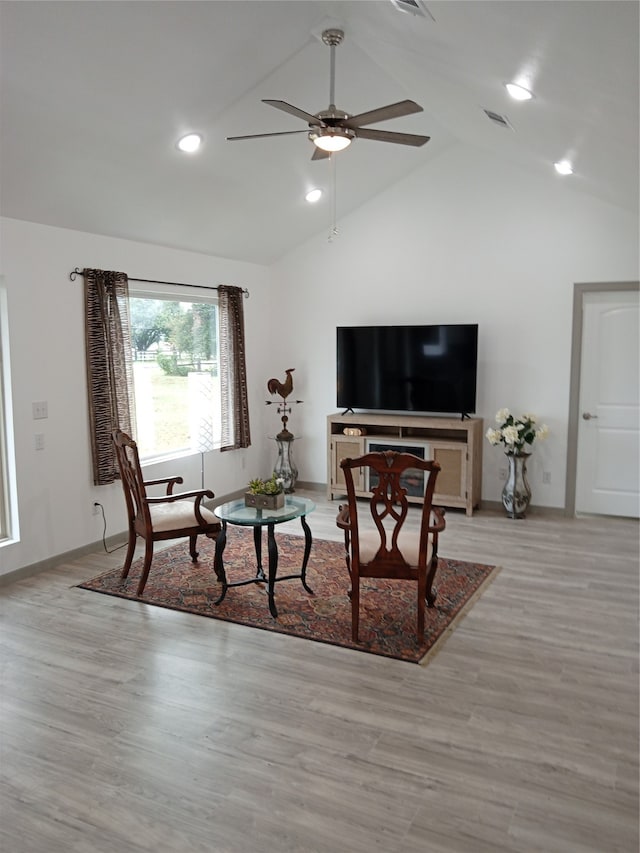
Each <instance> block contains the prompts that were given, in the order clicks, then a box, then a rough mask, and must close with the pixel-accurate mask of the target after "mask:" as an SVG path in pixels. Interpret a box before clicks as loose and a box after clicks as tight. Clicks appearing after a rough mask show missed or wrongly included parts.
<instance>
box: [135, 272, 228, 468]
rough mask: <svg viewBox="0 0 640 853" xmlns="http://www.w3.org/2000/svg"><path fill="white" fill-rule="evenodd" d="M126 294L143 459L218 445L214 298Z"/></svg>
mask: <svg viewBox="0 0 640 853" xmlns="http://www.w3.org/2000/svg"><path fill="white" fill-rule="evenodd" d="M129 295H130V309H131V346H132V360H133V375H134V388H135V413H136V421H137V429H136V435H137V443H138V448H139V451H140V456H141V458H143V459H150V458H159V457H160V458H161V457H168V456H175V455H178V454H180V453H193V452H194V451H207V450H213V449H214V448H217V447H220V443H221V418H220V376H219V370H218V366H219V349H218V337H219V336H218V305H217V299H215V298H211V297H208V298H206V297H205V298H200V297H199V298H197V300H196V299H193V298H192V297H191V294H189V297H190V301H186V300H184V299H182V298H179V299H177V298H176V292H175V290H173V291H172V292H170V293H169V292H156V291H153V292H149V291H141V290H139V289H137V288H135V289H134V288H133V287H132V286H131V285H130V293H129Z"/></svg>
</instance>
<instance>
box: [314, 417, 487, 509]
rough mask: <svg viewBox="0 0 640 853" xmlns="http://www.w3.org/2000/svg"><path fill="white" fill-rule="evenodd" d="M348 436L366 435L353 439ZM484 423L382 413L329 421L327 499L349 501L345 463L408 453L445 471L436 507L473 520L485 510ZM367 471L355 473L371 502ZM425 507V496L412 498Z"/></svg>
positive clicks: (362, 492) (440, 476)
mask: <svg viewBox="0 0 640 853" xmlns="http://www.w3.org/2000/svg"><path fill="white" fill-rule="evenodd" d="M345 430H354V431H356V433H357V431H358V430H359V431H360V434H353V433H352V434H347V433H345ZM482 437H483V421H482V418H470V417H468V416H467V418H466V419H465V418H461V419H458V418H457V417H456V418H453V417H427V416H424V417H423V416H420V415H391V414H389V415H387V414H382V413H380V412H358V413H357V414H356V413H354V412H353V411H351V412H343V413H342V414H333V415H329V416H328V417H327V497H328V499H329V500H333V499H334V498H335V497H342V496H345V495H346V486H345V482H344V474H343V471H342V468H341V467H340V460H341V459H345V458H347V457H350V458H352V459H353V458H355V457H356V456H361V455H362V454H363V453H366V452H367V451H369V450H381V449H386V448H389V449H391V450H400V449H402V450H404V451H406V452H408V453H415V454H416V455H417V456H421V457H423V458H426V459H435V461H436V462H439V463H440V466H441V470H440V473H439V474H438V479H437V480H436V493H435V495H434V497H433V502H434V503H435V504H437V505H439V506H445V507H454V508H455V507H457V508H460V509H464V510H465V512H466V514H467V515H473V510H474V509H477V508H478V507H479V506H480V493H481V488H482ZM365 473H366V472H365V471H364V470H362V469H361V470H360V471H358V470H354V471H353V475H354V482H355V486H356V495H358V496H359V497H368V496H369V494H370V492H369V484H368V483H367V482H366V476H365ZM407 498H408V500H409V501H411V502H413V503H422V502H423V500H424V499H423V496H422V495H420V496H418V495H417V494H416V495H407Z"/></svg>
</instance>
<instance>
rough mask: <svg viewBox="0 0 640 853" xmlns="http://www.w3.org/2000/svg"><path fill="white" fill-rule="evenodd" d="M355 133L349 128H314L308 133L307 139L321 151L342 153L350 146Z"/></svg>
mask: <svg viewBox="0 0 640 853" xmlns="http://www.w3.org/2000/svg"><path fill="white" fill-rule="evenodd" d="M354 137H355V133H354V132H353V131H352V130H349V128H343V127H314V129H313V130H312V131H310V132H309V139H310V140H311V141H312V142H313V144H314V145H315V146H316V147H317V148H320V149H321V150H322V151H328V152H329V153H333V152H334V151H343V150H344V149H345V148H348V146H349V145H351V140H352V139H353V138H354Z"/></svg>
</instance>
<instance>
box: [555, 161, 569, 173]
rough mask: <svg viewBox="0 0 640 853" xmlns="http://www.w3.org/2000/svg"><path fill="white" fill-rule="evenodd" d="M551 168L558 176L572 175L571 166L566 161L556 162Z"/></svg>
mask: <svg viewBox="0 0 640 853" xmlns="http://www.w3.org/2000/svg"><path fill="white" fill-rule="evenodd" d="M553 167H554V169H555V170H556V172H557V173H558V174H559V175H573V166H572V165H571V163H570V162H569V161H568V160H558V162H557V163H554V164H553Z"/></svg>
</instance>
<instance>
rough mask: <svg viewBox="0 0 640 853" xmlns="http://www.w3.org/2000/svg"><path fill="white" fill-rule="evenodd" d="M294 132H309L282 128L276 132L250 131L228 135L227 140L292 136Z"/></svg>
mask: <svg viewBox="0 0 640 853" xmlns="http://www.w3.org/2000/svg"><path fill="white" fill-rule="evenodd" d="M292 133H309V131H308V130H281V131H278V132H276V133H249V134H248V135H246V136H227V142H237V140H238V139H262V138H264V137H265V136H290V135H291V134H292Z"/></svg>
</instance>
